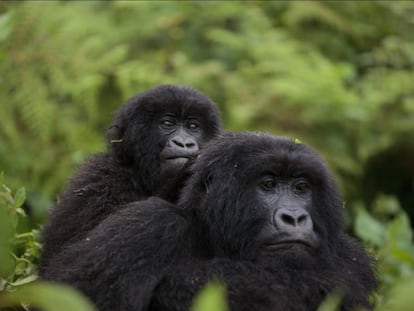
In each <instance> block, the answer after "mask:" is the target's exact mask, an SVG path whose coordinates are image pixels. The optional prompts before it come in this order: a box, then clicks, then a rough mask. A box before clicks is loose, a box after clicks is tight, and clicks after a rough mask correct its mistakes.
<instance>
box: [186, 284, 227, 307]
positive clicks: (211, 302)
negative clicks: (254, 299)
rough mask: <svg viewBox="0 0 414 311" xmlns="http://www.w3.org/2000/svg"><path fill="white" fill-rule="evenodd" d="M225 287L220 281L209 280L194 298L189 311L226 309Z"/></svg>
mask: <svg viewBox="0 0 414 311" xmlns="http://www.w3.org/2000/svg"><path fill="white" fill-rule="evenodd" d="M227 310H229V308H228V305H227V298H226V289H225V287H224V286H223V284H222V283H221V282H218V281H211V282H210V283H208V284H207V285H206V286H205V287H204V288H203V289H202V290H201V291H200V292H199V293H198V294H197V296H196V297H195V298H194V302H193V305H192V307H191V311H227Z"/></svg>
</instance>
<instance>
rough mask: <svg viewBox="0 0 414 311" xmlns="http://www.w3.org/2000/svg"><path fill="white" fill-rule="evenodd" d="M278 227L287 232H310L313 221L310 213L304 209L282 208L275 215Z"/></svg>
mask: <svg viewBox="0 0 414 311" xmlns="http://www.w3.org/2000/svg"><path fill="white" fill-rule="evenodd" d="M274 221H275V225H276V227H277V228H278V229H279V230H280V231H282V232H286V233H308V232H310V231H312V228H313V223H312V219H311V218H310V216H309V214H308V213H307V212H306V211H304V210H302V209H299V210H297V209H288V208H284V207H282V208H280V209H278V210H277V211H276V213H275V216H274Z"/></svg>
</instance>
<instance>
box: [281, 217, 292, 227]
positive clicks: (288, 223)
mask: <svg viewBox="0 0 414 311" xmlns="http://www.w3.org/2000/svg"><path fill="white" fill-rule="evenodd" d="M280 218H281V219H282V222H284V223H285V224H287V225H290V226H295V219H294V218H293V217H292V216H290V215H287V214H283V215H281V217H280Z"/></svg>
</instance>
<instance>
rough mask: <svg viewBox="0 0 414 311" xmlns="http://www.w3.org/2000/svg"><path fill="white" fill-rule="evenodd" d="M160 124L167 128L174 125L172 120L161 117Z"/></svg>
mask: <svg viewBox="0 0 414 311" xmlns="http://www.w3.org/2000/svg"><path fill="white" fill-rule="evenodd" d="M161 126H162V127H163V128H166V129H167V128H170V127H172V126H174V122H173V121H172V120H170V119H161Z"/></svg>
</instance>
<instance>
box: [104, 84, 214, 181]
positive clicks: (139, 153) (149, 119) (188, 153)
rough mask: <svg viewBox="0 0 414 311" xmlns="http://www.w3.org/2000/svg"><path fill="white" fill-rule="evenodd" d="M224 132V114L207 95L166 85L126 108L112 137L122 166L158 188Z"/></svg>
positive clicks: (116, 119) (120, 112) (112, 128)
mask: <svg viewBox="0 0 414 311" xmlns="http://www.w3.org/2000/svg"><path fill="white" fill-rule="evenodd" d="M219 132H220V118H219V111H218V109H217V107H216V105H215V104H214V103H213V102H212V101H211V100H210V99H209V98H208V97H207V96H206V95H204V94H202V93H201V92H198V91H197V90H195V89H192V88H190V87H185V86H175V85H160V86H157V87H155V88H153V89H150V90H148V91H146V92H144V93H141V94H138V95H137V96H135V97H133V98H131V99H130V100H129V101H128V102H127V103H126V104H124V105H123V106H122V107H121V108H120V109H119V110H118V111H117V113H116V114H115V117H114V120H113V122H112V124H111V126H110V128H109V131H108V134H107V138H108V142H109V144H110V146H109V148H110V149H111V151H112V153H113V154H114V156H115V158H116V159H118V161H119V163H120V164H121V165H123V166H127V167H132V168H133V169H134V170H135V171H136V172H137V174H139V176H140V177H141V181H143V183H144V182H145V184H147V185H148V187H149V188H150V189H155V188H158V186H159V185H160V183H161V182H162V183H165V181H166V179H168V178H169V177H172V176H174V175H175V174H176V173H177V172H178V171H179V170H180V169H181V168H182V167H183V166H184V164H185V163H186V162H187V161H188V159H191V158H194V157H195V156H197V155H198V152H199V149H200V147H201V145H202V144H203V143H204V142H206V141H207V140H209V139H211V138H212V137H214V136H216V135H217V134H218V133H219Z"/></svg>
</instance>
